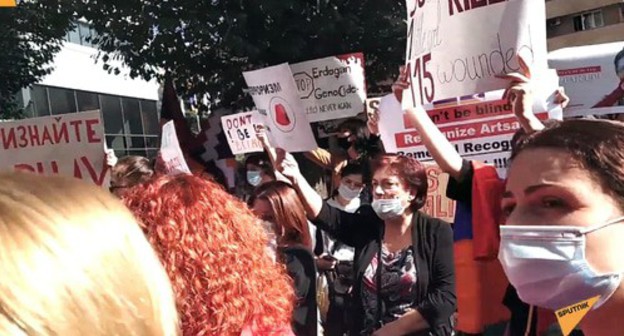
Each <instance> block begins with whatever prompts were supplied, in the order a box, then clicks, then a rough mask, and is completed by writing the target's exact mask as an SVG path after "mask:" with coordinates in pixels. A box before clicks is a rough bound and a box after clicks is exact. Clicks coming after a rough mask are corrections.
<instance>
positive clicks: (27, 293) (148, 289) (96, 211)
mask: <svg viewBox="0 0 624 336" xmlns="http://www.w3.org/2000/svg"><path fill="white" fill-rule="evenodd" d="M0 208H1V209H2V210H1V211H0V269H2V276H0V289H1V290H0V307H2V308H1V309H0V334H2V335H41V336H56V335H64V336H73V335H75V336H79V335H80V336H82V335H91V336H110V335H142V336H174V335H178V334H179V333H178V330H179V329H178V322H177V314H176V308H175V302H174V298H173V292H172V289H171V284H170V282H169V279H168V278H167V275H166V273H165V271H164V269H163V267H162V265H161V264H160V263H159V261H158V258H157V257H156V254H155V253H154V251H153V250H152V248H151V247H150V245H149V243H148V242H147V240H146V239H145V237H144V235H143V233H142V232H141V230H140V228H139V226H138V225H137V223H136V221H135V220H134V218H133V217H132V214H131V213H130V212H129V211H128V210H127V209H126V208H125V207H124V206H123V205H122V204H121V203H119V202H118V201H117V200H115V199H114V197H112V196H110V195H107V193H106V192H104V191H102V190H101V189H99V188H96V187H93V186H89V185H86V184H83V183H82V182H79V181H78V180H75V179H69V178H61V177H42V176H37V175H32V174H25V173H8V174H6V173H5V174H1V175H0Z"/></svg>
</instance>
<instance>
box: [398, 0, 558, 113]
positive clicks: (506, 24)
mask: <svg viewBox="0 0 624 336" xmlns="http://www.w3.org/2000/svg"><path fill="white" fill-rule="evenodd" d="M545 12H546V9H545V4H544V1H541V0H407V20H408V25H407V48H406V58H405V59H406V60H407V71H408V74H409V76H408V79H409V81H410V83H411V88H410V89H409V90H405V92H404V93H403V101H402V102H403V106H404V107H413V106H416V105H424V104H428V103H431V102H434V101H437V100H441V99H447V98H453V97H462V96H466V95H472V94H477V93H481V92H489V91H494V90H499V89H503V88H505V86H506V85H507V82H506V81H504V80H501V79H498V78H496V77H495V76H496V75H502V74H506V73H511V72H517V71H518V70H519V69H520V65H519V62H518V61H517V58H516V55H517V54H520V55H522V56H524V58H525V59H526V60H527V62H528V64H529V65H530V66H531V68H532V71H533V74H534V75H535V74H538V72H540V71H542V70H546V69H547V62H546V55H547V49H546V25H545V24H544V22H545V21H546V17H545V15H546V14H545Z"/></svg>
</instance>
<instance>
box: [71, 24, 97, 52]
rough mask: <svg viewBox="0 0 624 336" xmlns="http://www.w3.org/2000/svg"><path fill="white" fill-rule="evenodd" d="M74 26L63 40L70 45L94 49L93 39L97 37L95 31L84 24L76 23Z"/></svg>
mask: <svg viewBox="0 0 624 336" xmlns="http://www.w3.org/2000/svg"><path fill="white" fill-rule="evenodd" d="M75 25H76V26H75V27H74V29H72V30H71V31H70V32H69V33H67V36H65V39H66V40H67V41H69V42H71V43H75V44H80V45H83V46H89V47H95V44H94V43H93V39H94V38H96V37H97V33H96V31H95V30H94V29H93V28H91V26H89V24H88V23H86V22H81V21H80V22H76V23H75Z"/></svg>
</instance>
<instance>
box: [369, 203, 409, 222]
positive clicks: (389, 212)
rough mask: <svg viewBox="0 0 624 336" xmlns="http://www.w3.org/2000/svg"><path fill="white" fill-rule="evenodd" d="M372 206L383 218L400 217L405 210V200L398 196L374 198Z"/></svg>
mask: <svg viewBox="0 0 624 336" xmlns="http://www.w3.org/2000/svg"><path fill="white" fill-rule="evenodd" d="M371 206H372V207H373V210H374V211H375V213H376V214H377V216H379V218H381V219H383V220H386V219H393V218H397V217H400V216H401V215H403V212H405V207H404V206H403V202H401V200H400V199H398V198H391V199H376V200H373V203H372V204H371Z"/></svg>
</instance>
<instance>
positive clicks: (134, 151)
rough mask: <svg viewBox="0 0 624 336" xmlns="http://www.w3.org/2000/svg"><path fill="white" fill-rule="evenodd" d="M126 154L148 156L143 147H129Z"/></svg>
mask: <svg viewBox="0 0 624 336" xmlns="http://www.w3.org/2000/svg"><path fill="white" fill-rule="evenodd" d="M128 155H137V156H143V157H148V156H147V151H145V149H130V150H128Z"/></svg>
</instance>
